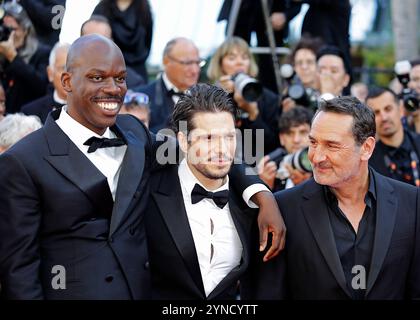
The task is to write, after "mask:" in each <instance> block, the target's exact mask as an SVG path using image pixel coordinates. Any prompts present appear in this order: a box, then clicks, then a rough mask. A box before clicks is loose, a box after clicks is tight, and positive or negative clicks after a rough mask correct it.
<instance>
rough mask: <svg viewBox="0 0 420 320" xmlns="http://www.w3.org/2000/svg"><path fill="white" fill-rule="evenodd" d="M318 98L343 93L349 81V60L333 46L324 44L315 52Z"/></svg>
mask: <svg viewBox="0 0 420 320" xmlns="http://www.w3.org/2000/svg"><path fill="white" fill-rule="evenodd" d="M317 70H318V76H319V91H320V93H321V96H320V98H321V99H324V100H329V99H332V98H334V97H338V96H341V95H343V94H345V92H343V91H344V90H345V88H346V87H347V86H348V85H349V83H350V72H351V71H350V62H349V61H348V60H347V58H346V57H345V55H344V53H343V52H342V51H341V50H340V49H339V48H337V47H335V46H331V45H328V46H324V47H322V48H321V49H320V50H319V51H318V53H317Z"/></svg>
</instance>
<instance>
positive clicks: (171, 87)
mask: <svg viewBox="0 0 420 320" xmlns="http://www.w3.org/2000/svg"><path fill="white" fill-rule="evenodd" d="M162 81H163V83H164V85H165V87H166V90H168V91H170V90H173V91H174V92H182V91H181V90H179V89H178V88H177V87H176V86H175V85H174V84H173V83H172V82H171V81H170V80H169V78H168V76H167V75H166V73H165V72H163V73H162Z"/></svg>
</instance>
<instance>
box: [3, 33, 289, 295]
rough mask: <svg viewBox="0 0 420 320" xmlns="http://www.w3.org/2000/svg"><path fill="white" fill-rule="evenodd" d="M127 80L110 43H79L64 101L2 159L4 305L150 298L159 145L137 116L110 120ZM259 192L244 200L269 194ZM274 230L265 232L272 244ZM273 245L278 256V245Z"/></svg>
mask: <svg viewBox="0 0 420 320" xmlns="http://www.w3.org/2000/svg"><path fill="white" fill-rule="evenodd" d="M125 77H126V67H125V63H124V58H123V55H122V53H121V50H120V49H119V48H118V47H117V46H116V45H115V43H113V42H112V41H111V40H110V39H108V38H105V37H103V36H99V35H89V36H85V37H81V38H79V39H78V40H76V41H75V42H74V43H73V44H72V46H71V47H70V49H69V52H68V57H67V62H66V70H65V72H64V73H63V74H62V76H61V82H62V85H63V88H64V90H65V91H66V93H67V103H68V104H67V105H66V106H64V107H63V108H62V109H60V110H55V111H53V112H51V113H50V114H49V116H48V118H47V121H46V123H45V125H44V127H43V128H42V129H40V130H38V131H36V132H34V133H33V134H30V135H28V136H27V137H25V138H23V139H22V140H20V141H19V142H18V143H17V144H15V145H14V146H13V147H12V148H10V149H9V150H8V151H6V152H5V153H3V154H2V155H1V156H0V282H1V286H2V294H3V295H4V296H5V297H6V298H9V299H147V298H149V297H150V274H149V269H148V255H147V246H146V236H145V226H144V216H145V213H146V206H147V203H148V201H149V177H150V175H151V174H152V173H153V171H154V170H156V169H159V168H161V167H162V165H161V164H159V159H160V158H159V159H158V157H157V148H159V147H160V146H161V145H162V144H163V143H164V142H162V141H161V142H160V143H159V142H158V141H156V138H155V137H154V136H153V135H151V134H150V133H149V131H147V129H146V128H145V126H144V125H143V124H142V123H141V122H140V121H139V120H137V119H136V118H135V117H133V116H128V115H118V112H119V110H120V108H121V106H122V104H123V98H124V95H125V93H126V91H127V87H126V82H125ZM117 115H118V116H117ZM169 151H170V150H169ZM232 174H233V170H232ZM239 177H241V175H240V174H239ZM236 179H237V178H235V181H237V183H238V184H239V185H240V184H241V183H240V181H239V180H241V179H240V178H239V179H238V180H236ZM247 179H248V180H246V181H248V182H250V181H251V182H253V181H252V179H251V178H248V177H247ZM250 179H251V180H250ZM248 185H249V184H248ZM251 187H252V186H251ZM239 189H241V187H240V186H239ZM244 189H245V188H244ZM244 191H246V189H245V190H244ZM254 193H255V192H254ZM260 194H264V195H262V196H261V195H260ZM257 195H260V196H257ZM257 195H255V196H253V198H252V199H253V200H255V199H254V198H255V197H256V196H257V197H258V198H260V197H268V198H269V197H270V194H269V193H268V192H258V193H257ZM256 200H257V202H259V199H256ZM268 201H269V199H268ZM272 201H273V202H274V206H272V207H271V208H270V206H269V205H267V206H265V205H266V204H261V208H260V212H262V211H265V210H269V212H270V213H273V212H274V213H276V214H277V216H274V218H273V219H274V221H277V222H278V221H279V220H280V219H281V217H280V215H279V214H278V208H277V206H276V205H275V201H274V199H273V200H272ZM262 209H264V210H262ZM261 214H262V213H260V216H261ZM276 218H277V219H278V220H275V219H276ZM279 225H281V223H274V224H273V225H272V226H274V229H275V230H274V231H276V237H273V239H274V240H276V239H277V235H278V236H280V234H279V232H278V231H279V229H280V227H279V228H278V229H277V227H278V226H279ZM270 228H271V227H270ZM270 228H266V230H267V229H268V231H269V229H270ZM263 237H265V234H264V236H263ZM273 243H274V251H276V250H277V249H278V246H279V245H280V244H279V243H277V242H276V241H273ZM270 250H271V249H270ZM270 253H272V252H270ZM269 255H270V254H269Z"/></svg>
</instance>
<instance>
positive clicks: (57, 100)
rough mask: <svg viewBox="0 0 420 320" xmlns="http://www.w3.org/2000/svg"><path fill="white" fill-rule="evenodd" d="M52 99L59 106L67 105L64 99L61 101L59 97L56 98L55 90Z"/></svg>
mask: <svg viewBox="0 0 420 320" xmlns="http://www.w3.org/2000/svg"><path fill="white" fill-rule="evenodd" d="M53 98H54V101H55V102H57V103H59V104H63V105H64V104H66V103H67V101H66V100H64V99H61V98H60V97H59V96H58V93H57V90H54V93H53Z"/></svg>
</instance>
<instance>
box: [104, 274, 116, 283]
mask: <svg viewBox="0 0 420 320" xmlns="http://www.w3.org/2000/svg"><path fill="white" fill-rule="evenodd" d="M105 281H106V282H108V283H109V282H112V281H114V276H113V275H107V276H106V277H105Z"/></svg>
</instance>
